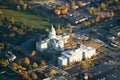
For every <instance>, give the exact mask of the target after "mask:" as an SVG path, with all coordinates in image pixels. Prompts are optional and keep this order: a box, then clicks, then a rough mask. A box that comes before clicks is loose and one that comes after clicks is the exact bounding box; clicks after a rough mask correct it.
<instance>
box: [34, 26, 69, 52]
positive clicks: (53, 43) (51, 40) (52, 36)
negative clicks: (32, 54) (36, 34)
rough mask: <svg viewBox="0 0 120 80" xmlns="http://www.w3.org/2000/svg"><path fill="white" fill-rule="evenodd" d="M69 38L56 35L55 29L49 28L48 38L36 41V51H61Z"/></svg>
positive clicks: (63, 35) (65, 35)
mask: <svg viewBox="0 0 120 80" xmlns="http://www.w3.org/2000/svg"><path fill="white" fill-rule="evenodd" d="M69 37H70V36H69V35H67V34H62V35H56V31H55V28H54V27H53V26H51V31H50V32H49V35H48V38H47V39H44V40H41V39H39V41H36V49H37V50H39V51H44V50H45V49H47V48H53V49H55V50H59V51H60V50H63V49H64V44H65V43H66V42H67V39H68V38H69Z"/></svg>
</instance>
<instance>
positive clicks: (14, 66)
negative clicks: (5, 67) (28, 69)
mask: <svg viewBox="0 0 120 80" xmlns="http://www.w3.org/2000/svg"><path fill="white" fill-rule="evenodd" d="M17 66H18V65H17V64H16V63H12V66H11V69H12V70H13V71H15V70H16V69H17Z"/></svg>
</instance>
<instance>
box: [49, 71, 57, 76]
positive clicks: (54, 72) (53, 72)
mask: <svg viewBox="0 0 120 80" xmlns="http://www.w3.org/2000/svg"><path fill="white" fill-rule="evenodd" d="M56 73H57V71H56V70H51V71H50V73H49V76H54V75H55V74H56Z"/></svg>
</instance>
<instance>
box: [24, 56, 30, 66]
mask: <svg viewBox="0 0 120 80" xmlns="http://www.w3.org/2000/svg"><path fill="white" fill-rule="evenodd" d="M23 62H24V63H25V64H26V65H29V64H30V59H29V58H28V57H25V58H24V59H23Z"/></svg>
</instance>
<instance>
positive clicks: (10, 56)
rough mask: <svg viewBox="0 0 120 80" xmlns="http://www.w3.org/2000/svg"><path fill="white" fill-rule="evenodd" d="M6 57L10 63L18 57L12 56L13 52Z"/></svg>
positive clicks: (9, 52)
mask: <svg viewBox="0 0 120 80" xmlns="http://www.w3.org/2000/svg"><path fill="white" fill-rule="evenodd" d="M5 56H6V57H7V58H8V60H9V61H10V62H12V61H14V60H15V59H16V56H15V55H14V54H12V52H11V51H8V53H6V54H5Z"/></svg>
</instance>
